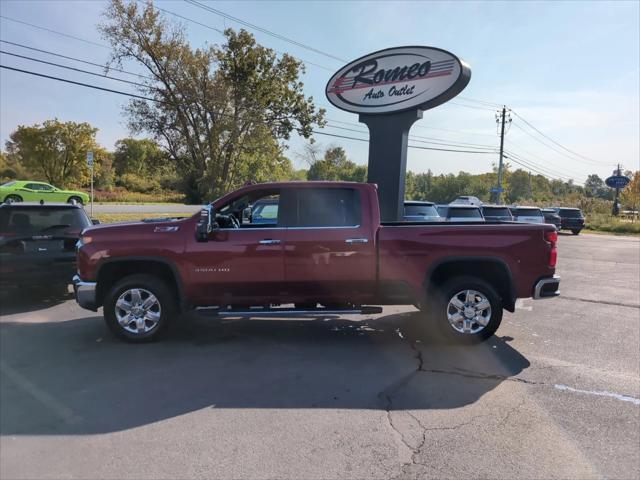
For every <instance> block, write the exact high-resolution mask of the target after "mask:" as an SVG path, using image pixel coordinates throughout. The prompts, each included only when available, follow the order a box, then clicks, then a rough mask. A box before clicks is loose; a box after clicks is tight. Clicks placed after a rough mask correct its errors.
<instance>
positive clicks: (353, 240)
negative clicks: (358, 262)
mask: <svg viewBox="0 0 640 480" xmlns="http://www.w3.org/2000/svg"><path fill="white" fill-rule="evenodd" d="M345 243H348V244H349V245H353V244H354V243H369V240H368V239H366V238H347V239H346V240H345Z"/></svg>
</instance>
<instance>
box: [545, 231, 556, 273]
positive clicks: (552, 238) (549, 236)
mask: <svg viewBox="0 0 640 480" xmlns="http://www.w3.org/2000/svg"><path fill="white" fill-rule="evenodd" d="M544 239H545V240H546V241H547V242H549V244H550V245H551V249H550V250H549V266H550V267H555V266H556V263H558V247H557V244H558V232H557V231H555V230H549V231H546V232H544Z"/></svg>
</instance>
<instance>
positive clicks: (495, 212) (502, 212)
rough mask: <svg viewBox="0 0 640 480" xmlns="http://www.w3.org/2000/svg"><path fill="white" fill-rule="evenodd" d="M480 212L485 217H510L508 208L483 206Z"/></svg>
mask: <svg viewBox="0 0 640 480" xmlns="http://www.w3.org/2000/svg"><path fill="white" fill-rule="evenodd" d="M482 213H484V215H485V217H487V216H488V217H510V216H511V212H510V211H509V209H508V208H506V207H505V208H486V207H485V208H483V209H482Z"/></svg>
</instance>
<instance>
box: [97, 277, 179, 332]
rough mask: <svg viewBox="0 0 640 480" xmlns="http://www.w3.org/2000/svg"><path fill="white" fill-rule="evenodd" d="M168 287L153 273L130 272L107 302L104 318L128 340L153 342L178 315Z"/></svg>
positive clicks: (116, 286) (115, 285)
mask: <svg viewBox="0 0 640 480" xmlns="http://www.w3.org/2000/svg"><path fill="white" fill-rule="evenodd" d="M176 311H177V308H176V300H175V297H174V295H173V294H172V292H171V290H170V289H169V287H168V286H167V285H166V283H165V282H163V281H162V280H161V279H160V278H158V277H155V276H153V275H131V276H128V277H125V278H123V279H122V280H120V281H118V282H116V283H115V284H114V285H113V287H111V289H110V290H109V293H107V295H106V297H105V301H104V319H105V321H106V323H107V326H108V327H109V329H110V330H111V331H112V332H113V334H114V335H116V336H117V337H119V338H121V339H123V340H125V341H127V342H134V343H140V342H150V341H153V340H156V339H157V338H158V337H159V336H160V335H162V333H164V331H165V330H166V328H167V326H168V324H169V321H170V320H171V318H172V317H173V316H174V315H175V314H176Z"/></svg>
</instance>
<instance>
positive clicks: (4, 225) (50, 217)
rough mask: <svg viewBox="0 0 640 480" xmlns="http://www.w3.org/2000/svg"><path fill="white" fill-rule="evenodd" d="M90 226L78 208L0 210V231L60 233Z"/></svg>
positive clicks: (85, 215)
mask: <svg viewBox="0 0 640 480" xmlns="http://www.w3.org/2000/svg"><path fill="white" fill-rule="evenodd" d="M90 225H91V222H90V221H89V218H88V217H87V214H86V213H85V212H84V210H82V209H80V208H40V207H33V208H3V209H2V210H0V231H2V232H16V233H20V234H31V233H41V232H49V233H52V232H56V233H61V232H64V231H66V230H82V229H83V228H86V227H88V226H90Z"/></svg>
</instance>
